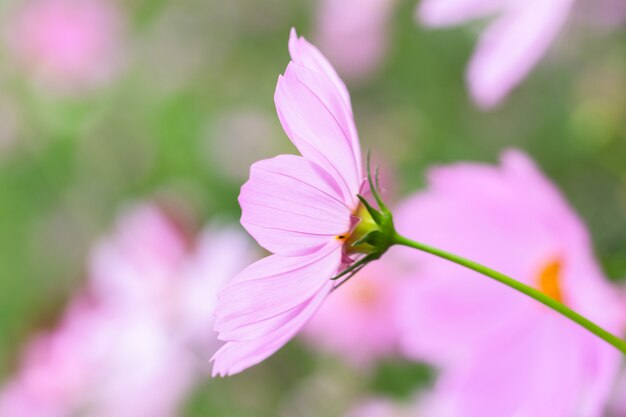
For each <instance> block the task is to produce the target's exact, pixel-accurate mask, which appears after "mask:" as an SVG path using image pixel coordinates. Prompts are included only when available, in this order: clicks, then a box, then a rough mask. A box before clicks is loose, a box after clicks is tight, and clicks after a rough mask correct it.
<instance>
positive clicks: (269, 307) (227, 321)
mask: <svg viewBox="0 0 626 417" xmlns="http://www.w3.org/2000/svg"><path fill="white" fill-rule="evenodd" d="M341 255H342V250H341V242H340V241H335V242H331V243H329V244H328V245H327V246H326V247H324V248H323V249H322V250H320V251H319V252H316V253H313V254H311V255H306V256H292V257H283V256H278V255H272V256H268V257H267V258H264V259H261V260H260V261H257V262H255V263H254V264H252V265H250V266H249V267H248V268H246V269H245V270H243V271H242V272H241V273H240V274H239V275H237V276H236V277H235V278H234V279H233V282H232V283H230V284H228V285H226V286H225V287H224V288H222V290H221V291H220V293H219V295H218V303H217V308H216V312H215V313H216V315H217V321H216V324H215V330H216V331H218V332H220V338H222V339H224V337H225V335H224V334H223V333H224V332H228V331H232V330H233V329H238V328H240V327H242V326H246V325H249V324H252V323H258V322H261V321H263V320H267V319H270V318H272V317H276V316H278V315H279V314H281V313H286V312H289V310H292V309H294V308H296V307H297V306H299V305H301V304H303V303H305V302H307V301H308V300H309V299H311V297H312V296H313V295H314V294H316V293H317V292H318V291H319V290H320V289H321V288H322V286H324V285H325V284H326V282H327V281H328V280H329V279H330V278H331V277H332V276H333V275H335V273H336V272H337V269H338V267H339V264H340V262H341ZM226 337H227V335H226Z"/></svg>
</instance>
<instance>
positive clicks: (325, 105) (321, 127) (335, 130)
mask: <svg viewBox="0 0 626 417" xmlns="http://www.w3.org/2000/svg"><path fill="white" fill-rule="evenodd" d="M290 50H291V52H292V56H293V61H292V62H290V63H289V65H288V67H287V70H286V71H285V75H284V76H282V77H279V80H278V84H277V86H276V93H275V95H274V100H275V102H276V110H277V113H278V117H279V119H280V120H281V123H282V125H283V129H284V130H285V132H286V133H287V136H289V138H290V139H291V141H292V142H293V143H294V144H295V145H296V147H297V148H298V150H299V151H300V152H301V153H302V155H303V156H304V157H305V158H308V159H310V160H312V161H314V162H316V163H318V164H319V165H320V166H322V167H324V168H325V169H326V170H328V172H329V173H330V174H331V175H333V177H334V178H335V179H336V181H337V183H338V184H339V185H340V186H341V187H342V190H343V195H344V198H345V201H347V202H349V205H351V206H353V205H355V204H356V203H357V200H356V197H355V195H356V194H357V193H358V191H359V187H360V185H361V181H362V167H361V151H360V144H359V139H358V135H357V132H356V127H355V126H354V120H353V119H354V117H353V115H352V109H351V107H350V98H349V96H348V92H347V90H346V88H345V85H343V83H342V82H341V80H340V79H339V77H338V76H337V74H336V73H335V72H334V70H333V69H332V67H331V66H330V64H329V63H328V61H326V59H325V58H324V57H323V56H322V55H321V54H320V53H319V51H318V50H317V49H315V48H314V47H313V46H312V45H310V44H309V43H308V42H306V41H305V40H304V39H299V40H298V39H297V38H296V37H295V32H292V38H291V40H290Z"/></svg>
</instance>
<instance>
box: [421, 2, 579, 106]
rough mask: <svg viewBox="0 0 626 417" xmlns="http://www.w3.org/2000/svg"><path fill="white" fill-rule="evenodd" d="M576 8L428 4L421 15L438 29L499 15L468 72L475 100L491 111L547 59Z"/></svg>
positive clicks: (545, 4)
mask: <svg viewBox="0 0 626 417" xmlns="http://www.w3.org/2000/svg"><path fill="white" fill-rule="evenodd" d="M573 4H574V0H550V1H541V0H529V1H522V0H424V1H423V2H421V4H420V6H419V8H418V16H419V19H420V20H421V21H422V22H423V23H425V24H427V25H429V26H435V27H440V26H451V25H458V24H461V23H464V22H466V21H468V20H472V19H476V18H482V17H489V16H492V15H496V16H497V17H496V18H495V20H494V21H493V22H492V23H491V24H490V25H489V26H488V28H487V29H486V30H485V32H484V33H483V34H482V36H481V39H480V42H479V45H478V48H477V50H476V52H475V53H474V56H473V57H472V59H471V62H470V64H469V68H468V70H467V82H468V84H469V89H470V93H471V95H472V98H473V99H474V101H475V102H476V103H477V104H478V105H479V106H481V107H483V108H491V107H494V106H496V105H497V104H499V103H500V102H501V101H502V100H503V99H504V98H505V97H506V95H507V94H508V93H509V92H510V91H511V90H512V89H513V88H514V87H515V86H516V85H517V84H518V83H519V82H520V81H522V79H524V77H526V75H527V74H528V73H529V72H530V70H531V69H532V68H533V67H534V66H535V65H536V64H537V62H538V61H539V60H540V59H541V58H542V57H543V55H544V54H545V53H546V51H547V50H548V48H549V47H550V45H551V44H552V43H553V42H554V40H555V38H556V36H557V35H558V33H559V31H560V30H561V29H562V28H563V26H564V24H565V22H566V20H567V18H568V16H569V14H570V11H571V9H572V5H573Z"/></svg>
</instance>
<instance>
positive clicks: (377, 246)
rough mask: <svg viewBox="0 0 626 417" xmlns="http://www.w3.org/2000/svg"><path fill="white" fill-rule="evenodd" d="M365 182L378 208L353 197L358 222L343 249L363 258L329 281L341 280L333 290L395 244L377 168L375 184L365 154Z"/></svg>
mask: <svg viewBox="0 0 626 417" xmlns="http://www.w3.org/2000/svg"><path fill="white" fill-rule="evenodd" d="M367 180H368V182H369V186H370V190H371V192H372V196H373V197H374V199H375V200H376V204H377V206H378V209H376V208H374V207H373V206H372V205H371V204H370V203H369V202H368V201H367V200H366V199H365V198H364V197H363V196H362V195H358V196H357V197H358V198H359V201H360V202H361V204H360V206H359V209H358V211H357V213H355V215H356V216H357V217H358V218H359V223H358V224H357V225H356V227H355V228H354V230H353V231H352V233H350V236H349V237H348V238H347V240H346V246H345V248H346V253H348V254H351V253H359V254H364V255H365V256H364V257H362V258H361V259H359V260H358V261H356V262H354V263H353V264H351V265H350V266H349V267H348V268H346V269H345V270H344V271H342V272H341V273H340V274H339V275H337V276H335V277H333V278H331V279H332V280H337V279H339V278H342V277H344V279H343V280H342V281H341V282H340V283H339V284H338V285H336V286H335V288H337V287H339V286H340V285H342V284H343V283H345V282H346V281H347V280H348V279H350V278H351V277H352V276H354V275H355V274H356V273H357V272H359V271H360V270H361V269H362V268H363V267H364V266H365V265H367V264H368V263H370V262H372V261H375V260H377V259H380V257H381V256H383V254H384V253H385V252H387V250H388V249H389V248H390V247H391V246H392V245H393V244H394V243H395V237H396V229H395V227H394V225H393V216H392V214H391V211H389V209H388V208H387V206H386V205H385V203H384V202H383V200H382V198H381V197H380V192H379V187H378V169H376V183H374V181H372V175H371V171H370V154H369V152H368V154H367Z"/></svg>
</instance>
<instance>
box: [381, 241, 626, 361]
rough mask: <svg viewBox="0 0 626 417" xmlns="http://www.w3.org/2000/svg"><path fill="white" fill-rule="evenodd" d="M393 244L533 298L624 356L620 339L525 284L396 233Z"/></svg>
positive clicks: (624, 351)
mask: <svg viewBox="0 0 626 417" xmlns="http://www.w3.org/2000/svg"><path fill="white" fill-rule="evenodd" d="M393 242H394V243H395V244H397V245H402V246H408V247H410V248H413V249H418V250H421V251H423V252H427V253H430V254H432V255H435V256H438V257H440V258H443V259H446V260H448V261H451V262H454V263H456V264H459V265H461V266H464V267H466V268H469V269H471V270H474V271H476V272H479V273H481V274H483V275H486V276H488V277H489V278H492V279H494V280H496V281H498V282H500V283H502V284H504V285H507V286H509V287H511V288H513V289H515V290H517V291H519V292H521V293H524V294H526V295H527V296H529V297H531V298H534V299H535V300H537V301H539V302H540V303H542V304H544V305H546V306H548V307H550V308H551V309H553V310H554V311H556V312H558V313H560V314H562V315H563V316H565V317H567V318H568V319H570V320H572V321H574V322H575V323H578V324H579V325H581V326H582V327H584V328H585V329H587V330H589V331H590V332H591V333H593V334H595V335H596V336H598V337H599V338H601V339H603V340H604V341H606V342H607V343H610V344H611V345H613V346H615V347H616V348H617V349H619V350H620V351H621V352H622V353H624V354H626V341H624V340H622V339H620V338H619V337H617V336H615V335H614V334H612V333H610V332H608V331H606V330H604V329H603V328H602V327H600V326H598V325H597V324H595V323H593V322H592V321H590V320H589V319H587V318H585V317H583V316H581V315H580V314H578V313H576V312H575V311H573V310H571V309H569V308H568V307H566V306H565V305H563V304H561V303H559V302H558V301H556V300H555V299H554V298H552V297H550V296H548V295H546V294H544V293H542V292H541V291H539V290H537V289H535V288H532V287H529V286H528V285H526V284H522V283H521V282H519V281H517V280H515V279H513V278H510V277H508V276H506V275H504V274H501V273H500V272H498V271H494V270H493V269H491V268H487V267H486V266H484V265H481V264H479V263H476V262H474V261H470V260H469V259H465V258H463V257H461V256H457V255H454V254H452V253H449V252H446V251H443V250H441V249H437V248H433V247H431V246H428V245H425V244H423V243H419V242H416V241H414V240H411V239H408V238H406V237H404V236H401V235H399V234H397V233H396V235H395V237H394V240H393Z"/></svg>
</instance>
